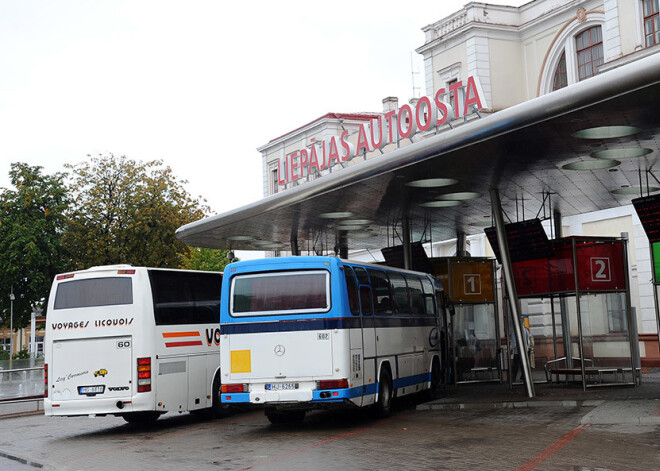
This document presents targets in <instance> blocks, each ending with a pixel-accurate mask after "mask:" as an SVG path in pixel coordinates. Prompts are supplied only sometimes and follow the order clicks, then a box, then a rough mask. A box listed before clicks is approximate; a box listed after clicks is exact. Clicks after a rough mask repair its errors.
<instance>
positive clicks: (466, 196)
mask: <svg viewBox="0 0 660 471" xmlns="http://www.w3.org/2000/svg"><path fill="white" fill-rule="evenodd" d="M480 196H481V193H476V192H474V191H459V192H458V193H447V194H445V195H440V196H438V197H437V199H439V200H458V201H464V200H473V199H476V198H479V197H480Z"/></svg>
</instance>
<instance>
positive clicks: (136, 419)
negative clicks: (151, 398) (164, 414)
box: [122, 411, 160, 425]
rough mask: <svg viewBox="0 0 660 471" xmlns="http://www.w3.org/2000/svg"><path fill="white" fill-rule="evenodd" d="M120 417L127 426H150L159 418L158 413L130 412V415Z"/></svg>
mask: <svg viewBox="0 0 660 471" xmlns="http://www.w3.org/2000/svg"><path fill="white" fill-rule="evenodd" d="M122 417H123V418H124V420H125V421H126V422H128V423H129V424H134V425H147V424H152V423H154V422H155V421H156V420H158V417H160V412H152V411H148V412H131V413H130V414H124V415H122Z"/></svg>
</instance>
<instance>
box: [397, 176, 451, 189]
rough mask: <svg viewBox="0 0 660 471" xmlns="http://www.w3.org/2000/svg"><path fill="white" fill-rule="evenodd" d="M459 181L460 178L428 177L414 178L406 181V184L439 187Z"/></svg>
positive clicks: (418, 186)
mask: <svg viewBox="0 0 660 471" xmlns="http://www.w3.org/2000/svg"><path fill="white" fill-rule="evenodd" d="M454 183H458V180H454V179H453V178H426V179H424V180H413V181H411V182H408V183H406V186H411V187H413V188H437V187H441V186H449V185H453V184H454Z"/></svg>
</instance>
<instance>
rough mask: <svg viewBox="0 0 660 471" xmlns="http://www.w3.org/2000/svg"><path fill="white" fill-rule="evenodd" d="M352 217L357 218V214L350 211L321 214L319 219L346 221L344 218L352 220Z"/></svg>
mask: <svg viewBox="0 0 660 471" xmlns="http://www.w3.org/2000/svg"><path fill="white" fill-rule="evenodd" d="M352 216H355V214H354V213H351V212H348V211H337V212H334V213H322V214H319V217H320V218H323V219H344V218H350V217H352Z"/></svg>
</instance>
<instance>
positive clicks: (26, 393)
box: [0, 359, 44, 401]
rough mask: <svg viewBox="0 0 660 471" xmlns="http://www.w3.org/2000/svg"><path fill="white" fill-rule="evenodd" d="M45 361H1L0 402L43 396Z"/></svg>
mask: <svg viewBox="0 0 660 471" xmlns="http://www.w3.org/2000/svg"><path fill="white" fill-rule="evenodd" d="M43 394H44V366H43V360H34V359H27V360H5V361H0V401H6V400H12V399H21V398H29V397H34V396H43Z"/></svg>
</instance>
